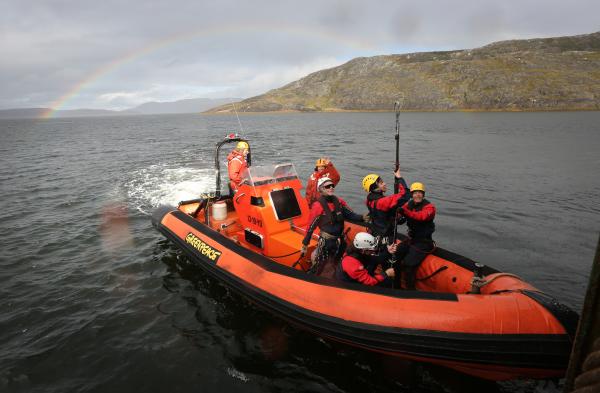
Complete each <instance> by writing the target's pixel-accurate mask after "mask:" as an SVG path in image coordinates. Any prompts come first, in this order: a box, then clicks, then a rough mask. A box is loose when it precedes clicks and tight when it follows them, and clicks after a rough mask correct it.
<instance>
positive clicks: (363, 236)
mask: <svg viewBox="0 0 600 393" xmlns="http://www.w3.org/2000/svg"><path fill="white" fill-rule="evenodd" d="M352 244H354V247H356V248H357V249H359V250H374V249H375V248H376V247H377V240H375V238H374V237H373V235H371V234H370V233H367V232H358V233H357V234H356V236H354V241H353V242H352Z"/></svg>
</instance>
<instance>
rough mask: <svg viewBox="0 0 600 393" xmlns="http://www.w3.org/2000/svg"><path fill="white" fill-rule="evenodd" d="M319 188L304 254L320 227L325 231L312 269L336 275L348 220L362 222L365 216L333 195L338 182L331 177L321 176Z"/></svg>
mask: <svg viewBox="0 0 600 393" xmlns="http://www.w3.org/2000/svg"><path fill="white" fill-rule="evenodd" d="M317 188H318V190H319V194H320V195H319V198H318V199H317V200H316V202H314V203H313V204H312V207H311V209H310V216H309V219H308V224H307V227H306V236H304V240H302V251H301V255H304V254H306V250H307V247H308V243H309V242H310V239H311V237H312V234H313V232H314V230H315V228H317V227H319V229H320V231H321V232H320V237H319V243H318V246H317V249H316V253H315V255H314V258H313V267H312V268H311V269H310V272H312V273H315V274H317V275H322V274H323V275H325V276H328V277H333V274H334V272H335V269H334V267H335V263H336V260H337V259H338V258H339V256H340V255H341V253H343V252H344V249H345V248H346V242H345V241H344V236H343V231H344V219H350V220H356V221H362V220H363V216H361V215H359V214H356V213H354V212H353V211H352V210H351V209H350V208H349V207H348V204H347V203H346V201H344V200H343V199H342V198H338V197H337V196H335V195H333V193H334V190H335V184H334V183H333V180H331V179H330V178H328V177H322V178H320V179H319V182H318V184H317ZM332 265H333V266H332ZM326 267H328V269H327V271H325V270H326V269H325V268H326Z"/></svg>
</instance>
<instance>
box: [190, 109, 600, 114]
mask: <svg viewBox="0 0 600 393" xmlns="http://www.w3.org/2000/svg"><path fill="white" fill-rule="evenodd" d="M393 112H394V110H393V109H375V110H369V109H332V110H321V111H298V110H290V109H286V110H281V111H260V112H258V111H257V112H237V114H238V115H260V114H270V115H274V114H290V113H306V114H311V113H393ZM400 112H411V113H419V112H422V113H536V112H539V113H543V112H600V109H563V108H561V109H402V110H400ZM199 114H200V115H210V116H212V115H216V116H218V115H234V114H235V112H233V111H218V112H210V111H207V112H199Z"/></svg>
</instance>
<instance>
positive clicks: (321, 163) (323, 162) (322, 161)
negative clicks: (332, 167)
mask: <svg viewBox="0 0 600 393" xmlns="http://www.w3.org/2000/svg"><path fill="white" fill-rule="evenodd" d="M327 164H329V160H327V159H325V158H319V159H318V160H317V162H316V163H315V166H316V167H319V166H327Z"/></svg>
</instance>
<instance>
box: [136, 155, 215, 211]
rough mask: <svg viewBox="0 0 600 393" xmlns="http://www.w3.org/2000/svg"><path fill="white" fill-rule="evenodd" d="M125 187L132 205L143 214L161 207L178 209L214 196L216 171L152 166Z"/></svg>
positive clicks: (142, 171)
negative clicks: (202, 196)
mask: <svg viewBox="0 0 600 393" xmlns="http://www.w3.org/2000/svg"><path fill="white" fill-rule="evenodd" d="M131 176H132V177H131V179H130V180H129V181H128V182H127V183H126V184H125V189H126V192H127V196H128V199H129V204H130V205H131V206H133V207H135V208H137V209H138V210H139V211H141V212H142V213H144V214H151V213H152V211H153V210H154V209H156V208H157V207H158V206H161V205H170V206H177V204H178V203H179V202H180V201H184V200H188V199H194V198H198V197H199V196H200V195H201V194H203V193H208V192H214V189H215V174H214V170H213V169H207V168H205V169H200V168H189V167H179V168H170V167H168V166H167V165H165V164H156V165H151V166H150V167H148V168H143V169H140V170H138V171H136V172H134V173H132V174H131Z"/></svg>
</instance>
